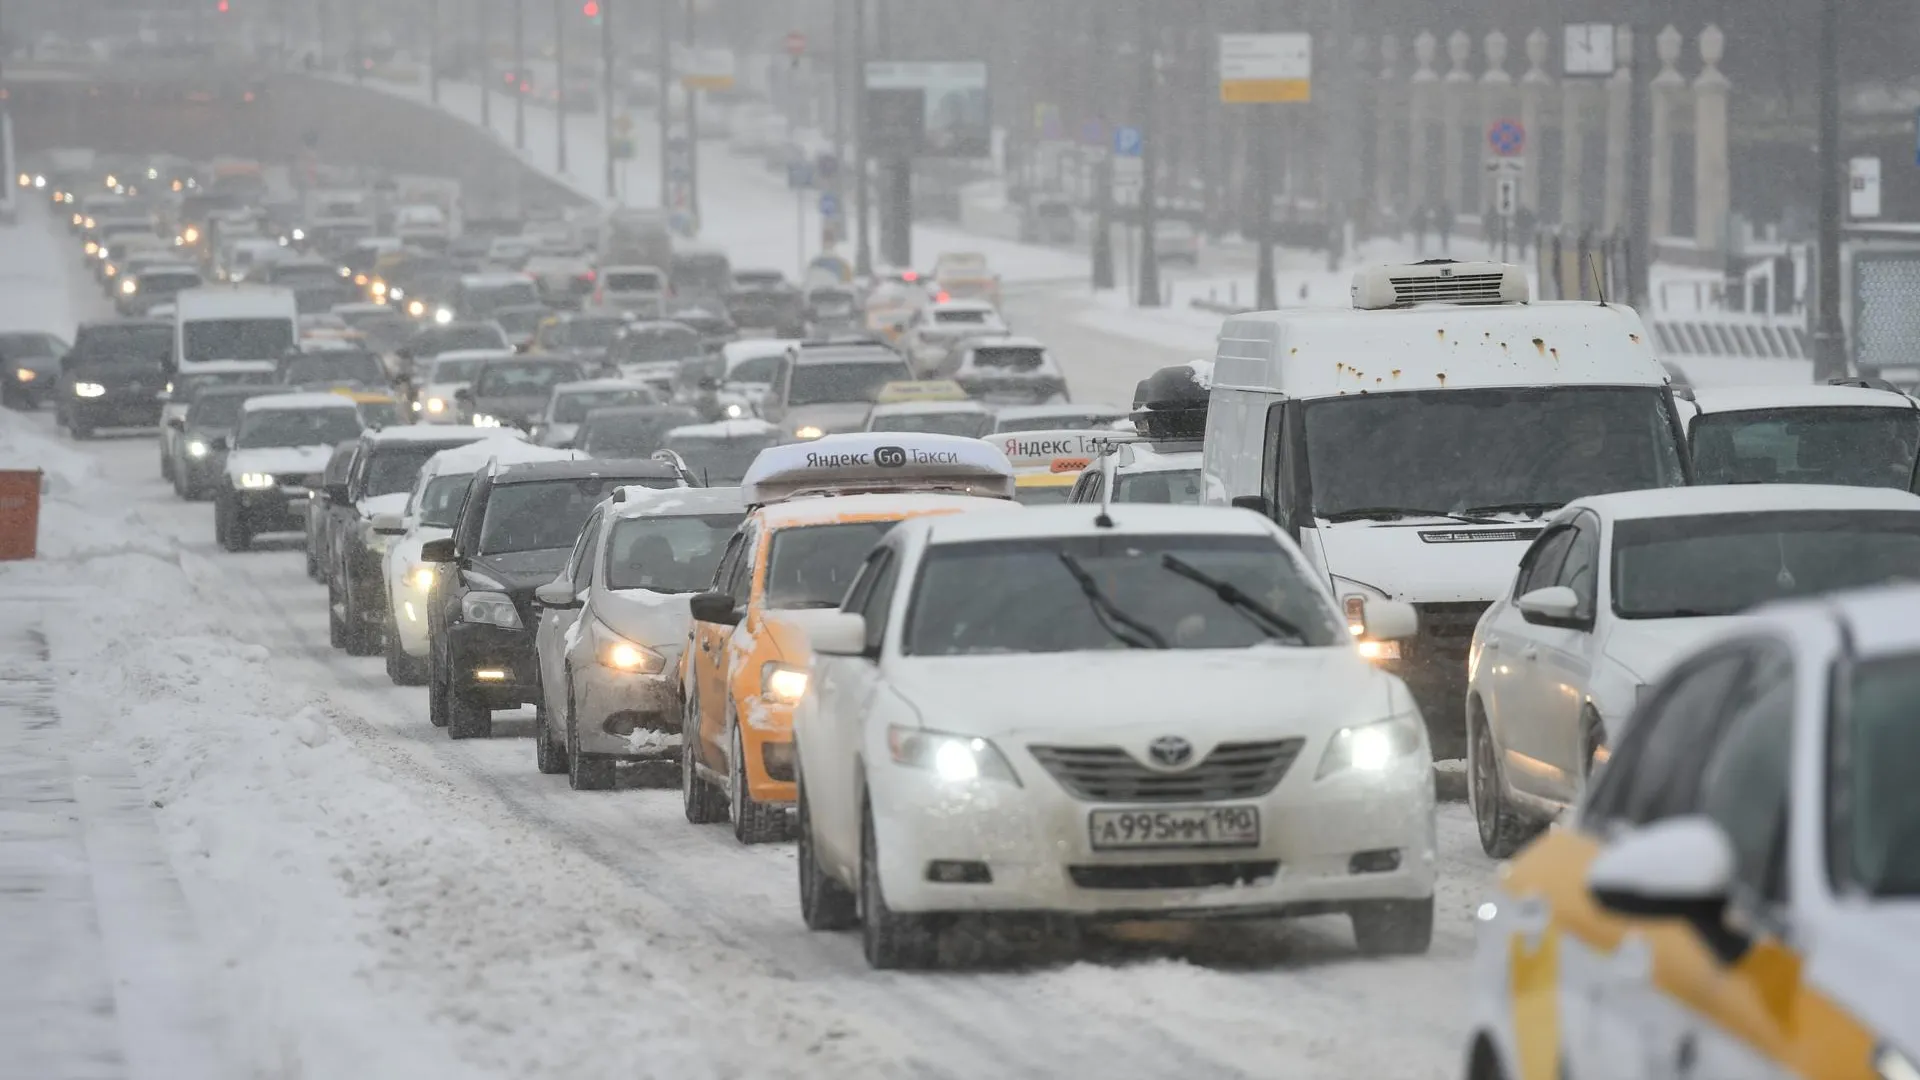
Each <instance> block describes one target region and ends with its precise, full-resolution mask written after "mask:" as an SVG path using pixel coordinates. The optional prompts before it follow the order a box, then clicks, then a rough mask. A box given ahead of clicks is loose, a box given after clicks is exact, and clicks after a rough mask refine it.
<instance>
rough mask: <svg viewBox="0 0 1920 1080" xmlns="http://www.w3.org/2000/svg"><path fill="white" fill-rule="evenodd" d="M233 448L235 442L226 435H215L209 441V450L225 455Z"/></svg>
mask: <svg viewBox="0 0 1920 1080" xmlns="http://www.w3.org/2000/svg"><path fill="white" fill-rule="evenodd" d="M232 448H233V440H231V439H229V438H227V437H226V436H225V435H215V436H214V437H213V438H211V439H208V440H207V449H209V450H217V451H219V452H221V453H223V454H224V453H226V452H227V451H228V450H231V449H232Z"/></svg>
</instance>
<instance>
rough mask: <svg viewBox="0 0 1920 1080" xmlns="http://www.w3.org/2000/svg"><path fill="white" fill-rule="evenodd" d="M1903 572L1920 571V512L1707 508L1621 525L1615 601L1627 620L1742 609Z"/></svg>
mask: <svg viewBox="0 0 1920 1080" xmlns="http://www.w3.org/2000/svg"><path fill="white" fill-rule="evenodd" d="M1903 580H1905V581H1913V580H1920V513H1909V512H1906V511H1901V510H1818V511H1814V510H1790V511H1770V512H1765V513H1748V514H1711V515H1707V514H1702V515H1698V516H1691V517H1669V518H1642V519H1639V520H1633V521H1622V522H1619V523H1618V524H1616V525H1615V526H1614V530H1613V610H1614V612H1615V613H1616V614H1618V615H1619V616H1620V617H1621V618H1623V619H1671V618H1684V617H1689V616H1696V615H1734V614H1738V613H1739V612H1742V611H1745V610H1747V609H1748V608H1751V607H1753V606H1755V605H1757V604H1763V603H1766V602H1767V601H1769V600H1781V599H1785V598H1787V597H1794V596H1806V595H1809V594H1812V593H1823V592H1831V591H1833V590H1836V589H1851V588H1858V587H1861V586H1866V585H1879V584H1883V583H1886V582H1891V581H1903Z"/></svg>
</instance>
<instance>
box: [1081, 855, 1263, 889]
mask: <svg viewBox="0 0 1920 1080" xmlns="http://www.w3.org/2000/svg"><path fill="white" fill-rule="evenodd" d="M1279 872H1280V860H1278V859H1255V860H1247V861H1241V862H1216V863H1169V864H1166V865H1163V866H1154V865H1147V866H1069V867H1067V873H1068V874H1070V875H1072V877H1073V883H1074V884H1075V885H1078V886H1079V887H1081V888H1083V889H1218V888H1226V887H1229V886H1237V885H1260V884H1264V883H1266V882H1268V881H1271V880H1272V879H1273V876H1274V875H1275V874H1278V873H1279Z"/></svg>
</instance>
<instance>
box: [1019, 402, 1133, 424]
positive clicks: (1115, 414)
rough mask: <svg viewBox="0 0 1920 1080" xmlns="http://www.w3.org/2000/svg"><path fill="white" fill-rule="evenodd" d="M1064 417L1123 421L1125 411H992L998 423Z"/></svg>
mask: <svg viewBox="0 0 1920 1080" xmlns="http://www.w3.org/2000/svg"><path fill="white" fill-rule="evenodd" d="M1065 416H1087V417H1098V418H1101V419H1103V420H1124V419H1126V418H1127V410H1125V409H1123V408H1121V407H1119V406H1118V405H1073V404H1056V405H1008V406H1005V407H1003V408H1000V409H997V410H995V411H994V418H995V420H996V421H997V422H998V423H1007V422H1009V421H1024V420H1050V419H1054V418H1056V417H1065Z"/></svg>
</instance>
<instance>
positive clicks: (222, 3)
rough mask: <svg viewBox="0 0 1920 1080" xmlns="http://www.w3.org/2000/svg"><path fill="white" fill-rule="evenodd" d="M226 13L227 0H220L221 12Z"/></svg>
mask: <svg viewBox="0 0 1920 1080" xmlns="http://www.w3.org/2000/svg"><path fill="white" fill-rule="evenodd" d="M226 13H227V0H220V14H222V15H225V14H226Z"/></svg>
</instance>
